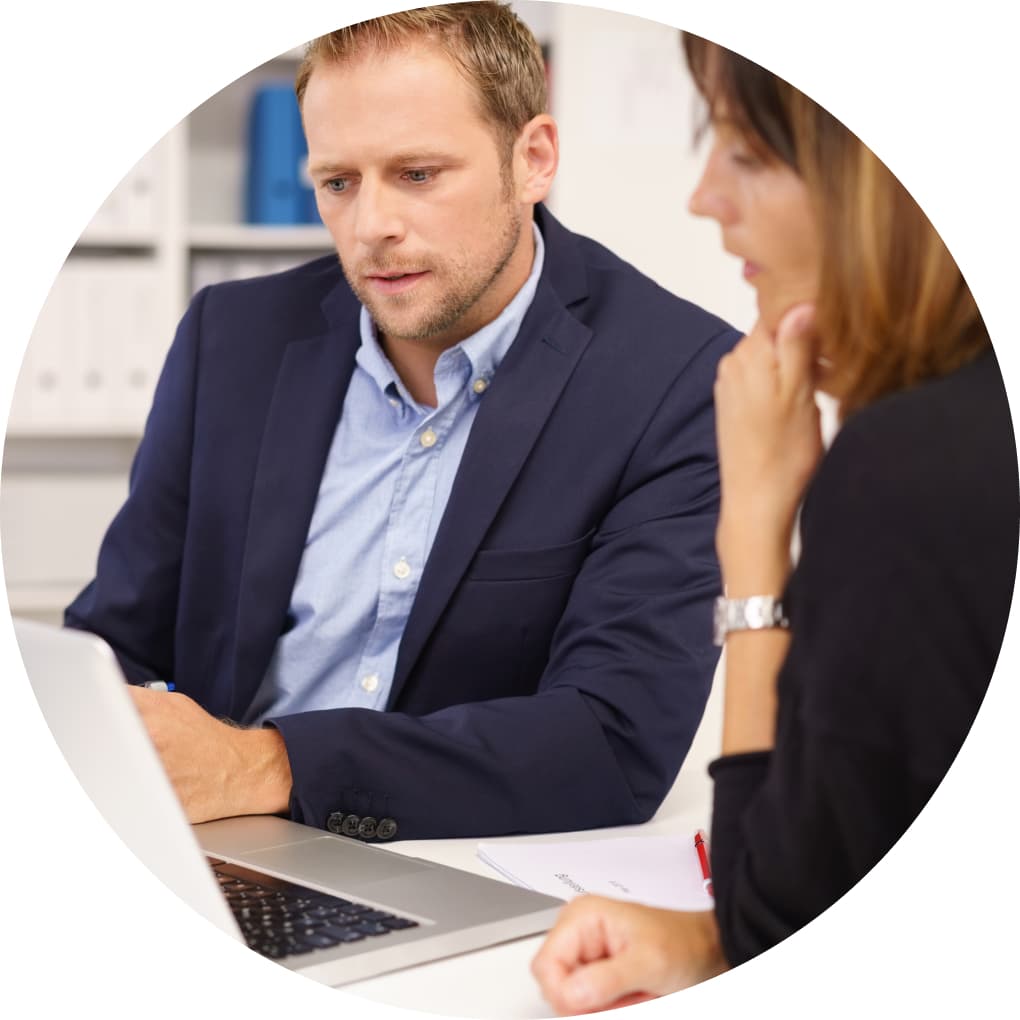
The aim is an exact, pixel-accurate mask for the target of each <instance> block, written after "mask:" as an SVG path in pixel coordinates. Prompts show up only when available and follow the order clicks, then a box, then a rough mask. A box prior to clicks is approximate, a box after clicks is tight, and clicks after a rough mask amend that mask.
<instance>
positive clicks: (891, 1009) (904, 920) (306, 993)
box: [0, 0, 1020, 1018]
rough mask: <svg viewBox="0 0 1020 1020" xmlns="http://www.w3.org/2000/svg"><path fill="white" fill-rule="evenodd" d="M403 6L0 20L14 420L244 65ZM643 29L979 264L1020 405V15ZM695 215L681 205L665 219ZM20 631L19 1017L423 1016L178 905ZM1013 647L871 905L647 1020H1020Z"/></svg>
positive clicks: (766, 16)
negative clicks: (1019, 79)
mask: <svg viewBox="0 0 1020 1020" xmlns="http://www.w3.org/2000/svg"><path fill="white" fill-rule="evenodd" d="M401 6H404V5H402V4H400V3H393V4H389V5H385V4H382V3H371V2H367V0H363V2H346V3H343V4H340V3H336V2H332V3H328V4H323V3H302V2H295V0H292V2H290V3H287V4H270V3H265V2H262V0H248V2H245V3H238V2H233V0H230V2H226V0H224V2H218V3H212V2H209V0H206V2H205V3H202V4H199V3H193V2H190V0H189V2H183V0H181V2H178V3H177V4H175V5H148V4H138V3H137V2H135V3H127V2H121V0H94V2H91V3H87V4H83V3H70V2H66V0H59V2H57V0H51V2H48V3H46V4H32V5H22V6H21V7H17V6H15V5H13V4H10V5H5V6H4V8H3V14H2V15H0V32H2V37H3V39H4V41H5V49H6V53H5V56H4V60H3V61H2V66H0V73H2V75H3V81H2V84H3V90H2V92H0V95H2V97H3V99H2V102H3V120H2V130H3V133H4V140H5V142H6V144H5V145H4V147H3V148H4V155H3V157H2V160H0V174H2V187H0V209H2V218H0V223H2V227H3V233H2V245H0V258H2V259H3V263H2V272H0V280H3V283H4V288H3V302H2V306H0V307H2V311H3V324H4V325H3V332H2V336H3V344H2V345H0V408H2V409H6V408H7V407H8V406H9V401H10V395H11V387H12V385H13V380H14V377H15V373H16V369H17V365H18V363H19V360H20V357H21V354H22V353H23V351H24V347H25V343H26V342H27V339H28V336H29V334H30V332H31V328H32V324H33V322H34V319H35V316H36V314H37V313H38V310H39V307H40V306H41V304H42V301H43V298H44V297H45V294H46V292H47V290H48V288H49V286H50V284H51V282H52V280H53V277H54V276H55V274H56V272H57V270H58V268H59V266H60V264H61V262H62V260H63V258H64V256H65V255H66V253H67V251H68V250H69V249H70V247H71V245H72V244H73V242H74V240H75V239H76V238H77V236H78V234H79V233H80V232H81V230H82V229H83V227H84V226H85V224H86V223H87V221H88V219H89V218H90V216H91V215H92V213H93V212H94V211H95V210H96V208H97V207H98V206H99V204H100V202H101V201H102V200H103V198H104V197H105V196H106V195H107V194H108V193H109V191H110V190H111V188H112V187H113V185H114V184H115V183H116V182H117V181H118V180H119V179H120V177H121V176H122V175H123V173H124V172H125V171H126V170H127V169H128V168H129V167H130V166H131V165H132V164H133V163H134V162H135V161H136V160H137V159H138V158H139V156H140V155H141V154H142V153H143V152H144V151H145V150H146V149H148V148H149V146H150V145H152V144H153V143H154V142H155V141H156V140H157V139H158V138H159V137H161V136H162V135H163V134H165V133H166V131H167V130H168V129H169V128H170V127H171V126H172V125H173V124H174V123H176V122H177V121H178V120H179V119H180V118H181V117H183V116H184V115H185V114H186V113H188V111H189V110H191V109H192V108H193V107H194V106H196V105H197V104H198V103H200V102H201V101H202V100H203V99H205V98H206V97H208V96H209V95H210V94H212V93H213V92H215V91H216V90H218V89H219V88H221V87H222V86H223V85H225V84H226V83H227V82H228V81H230V80H232V79H233V78H235V77H237V76H238V75H239V74H241V73H243V72H244V71H245V70H247V69H248V68H250V67H252V66H254V65H256V64H258V63H260V62H262V61H263V60H265V59H267V58H269V57H271V56H272V55H274V54H276V53H278V52H280V51H281V50H283V49H285V48H287V47H289V46H291V45H295V44H297V43H299V42H301V41H302V40H304V39H307V38H310V37H312V36H314V35H317V34H320V33H322V32H324V31H327V30H329V29H331V28H334V27H336V24H337V19H339V18H342V19H343V20H344V21H347V22H350V21H355V20H360V19H362V18H364V17H370V16H373V15H377V14H380V13H384V12H385V11H387V10H394V9H399V8H400V7H401ZM604 6H608V7H618V9H623V8H624V5H623V4H620V5H615V4H606V5H604ZM625 7H626V10H627V11H628V12H631V13H638V14H643V15H646V16H648V17H654V18H657V19H658V20H660V21H665V22H669V23H671V24H673V25H678V26H682V27H685V28H688V29H690V30H692V31H697V32H699V33H700V34H703V35H707V36H709V37H712V38H715V39H716V40H718V41H720V42H722V43H725V44H727V45H729V46H731V47H732V48H734V49H737V50H740V51H741V52H743V53H744V54H745V55H747V56H750V57H752V58H754V59H756V60H758V61H759V62H760V63H762V64H764V65H766V66H768V67H770V68H771V69H773V70H775V71H777V72H779V73H781V74H782V75H783V76H784V77H786V78H788V79H789V80H791V81H792V82H793V83H794V84H796V85H798V86H799V87H801V88H803V89H804V90H805V91H807V92H808V93H810V94H811V95H812V96H813V97H814V98H815V99H817V100H818V101H819V102H821V103H823V105H825V106H827V107H828V108H829V109H830V110H831V111H832V112H833V113H834V114H836V115H837V116H838V117H840V118H841V119H842V120H844V121H845V122H846V123H847V124H848V126H850V127H851V128H852V129H853V130H855V131H856V132H857V133H858V134H859V135H860V136H861V137H862V138H863V140H864V141H865V142H867V143H868V144H869V145H871V146H872V148H874V149H875V150H876V151H877V152H878V153H879V155H881V156H882V157H883V158H884V159H885V160H886V162H887V163H888V164H889V165H890V166H891V168H892V169H893V170H894V171H895V172H896V173H897V174H898V175H899V176H900V177H901V179H902V180H903V181H904V183H905V184H906V185H907V187H908V188H909V189H910V190H911V191H912V192H913V194H914V195H915V197H916V198H917V199H918V200H919V201H920V203H921V204H922V206H923V207H924V208H925V209H926V211H927V212H928V213H929V215H930V216H931V217H932V219H933V221H934V222H935V224H936V226H937V227H938V228H939V230H940V231H941V233H942V235H943V237H944V238H945V239H946V241H947V243H948V244H949V246H950V248H951V250H952V251H953V253H954V255H955V256H956V257H957V259H958V261H959V262H960V264H961V266H962V267H963V269H964V272H965V273H966V275H967V277H968V279H969V280H970V282H971V284H972V287H973V289H974V292H975V295H976V297H977V299H978V303H979V304H980V306H981V308H982V310H983V312H984V315H985V318H986V320H987V322H988V325H989V328H990V330H991V333H992V337H993V340H995V341H996V349H997V351H998V354H999V357H1000V360H1001V363H1002V365H1003V370H1004V373H1005V375H1006V379H1007V385H1008V387H1009V390H1010V396H1011V398H1012V401H1013V404H1014V406H1020V393H1018V387H1020V382H1018V379H1020V374H1018V373H1020V364H1018V354H1017V351H1016V340H1015V339H1014V333H1015V326H1014V321H1013V316H1012V315H1010V314H1009V313H1012V312H1013V307H1012V306H1013V299H1014V295H1015V292H1016V280H1015V275H1016V260H1015V258H1014V256H1013V248H1014V247H1015V244H1014V241H1015V237H1016V233H1017V229H1018V227H1020V216H1018V204H1020V203H1018V198H1017V191H1016V182H1017V176H1018V156H1020V152H1018V144H1017V139H1016V126H1017V119H1018V118H1017V113H1016V109H1015V103H1016V99H1017V84H1016V76H1015V72H1014V70H1013V68H1015V66H1016V55H1015V35H1014V33H1013V30H1012V29H1013V25H1012V19H1011V18H1009V16H1008V14H1009V12H1010V10H1011V8H1012V5H1011V4H1008V3H1002V2H998V3H995V2H969V3H967V4H960V5H955V4H954V5H949V4H936V3H932V2H929V3H916V4H915V3H908V2H902V3H894V2H890V0H885V2H883V3H876V2H871V0H865V2H857V3H854V4H848V5H837V4H826V3H818V2H814V3H809V2H793V0H773V2H771V3H769V4H763V3H761V2H757V3H742V2H740V3H738V2H724V0H702V2H701V3H700V4H695V3H685V2H677V3H672V4H665V3H653V2H648V0H645V2H641V0H631V2H630V3H627V4H626V5H625ZM607 187H611V188H613V189H614V195H613V197H614V200H616V201H619V202H625V201H626V190H627V167H626V160H625V157H624V158H623V159H621V160H620V161H619V162H618V163H617V164H616V165H615V166H614V167H612V173H611V174H610V175H607ZM684 199H685V196H683V195H678V194H674V193H672V192H669V193H665V194H663V196H662V201H663V203H670V202H676V201H683V200H684ZM649 229H650V230H654V229H655V224H654V223H652V224H649ZM3 413H4V415H6V410H4V412H3ZM0 622H2V625H0V641H2V644H0V655H2V656H3V662H4V664H5V666H6V669H5V677H6V680H7V683H6V684H5V696H4V701H3V705H4V713H3V717H2V718H3V734H2V737H0V755H2V757H0V776H2V787H0V793H2V799H0V805H2V817H3V819H4V837H3V850H2V867H3V871H2V874H3V896H2V899H0V932H2V935H0V940H2V941H3V943H5V944H6V945H5V948H6V952H5V959H4V963H3V971H4V974H5V976H4V978H3V983H2V984H0V1009H3V1010H4V1011H5V1012H7V1013H8V1014H9V1015H17V1016H27V1015H31V1016H33V1017H39V1016H43V1017H47V1016H57V1015H61V1014H63V1013H71V1012H78V1011H79V1010H82V1011H87V1012H88V1013H89V1014H91V1013H92V1012H93V1011H95V1012H96V1013H97V1014H98V1015H104V1016H107V1017H127V1016H136V1015H138V1014H141V1015H143V1016H147V1017H163V1016H167V1017H171V1016H172V1017H187V1016H189V1015H197V1016H203V1017H204V1016H215V1015H217V1014H220V1013H222V1015H224V1016H226V1015H228V1014H236V1013H243V1015H244V1016H245V1017H246V1018H258V1017H274V1018H278V1017H281V1016H286V1017H288V1018H292V1017H297V1016H304V1015H310V1014H311V1013H312V1011H313V1010H315V1011H316V1013H318V1012H319V1011H320V1010H322V1009H326V1010H330V1011H331V1014H332V1013H336V1012H341V1011H343V1012H348V1011H354V1010H356V1011H357V1015H359V1016H360V1017H370V1018H377V1017H389V1016H393V1017H397V1016H399V1017H407V1016H409V1015H410V1014H407V1013H405V1012H402V1011H396V1010H392V1009H387V1008H384V1007H382V1006H375V1005H372V1004H368V1003H366V1002H364V1001H362V1000H356V999H354V998H353V997H350V996H345V995H344V994H343V993H339V992H334V991H330V990H327V989H323V988H320V987H318V986H316V985H313V984H312V983H311V982H308V981H306V980H304V979H301V978H295V977H292V976H291V975H289V974H288V973H286V972H284V971H282V970H281V969H280V968H277V967H274V966H273V965H271V964H268V963H265V962H264V961H262V960H260V959H258V958H256V957H255V956H254V954H250V953H248V952H247V951H246V950H244V949H243V948H242V947H240V946H234V945H233V944H231V943H230V942H229V941H228V940H227V939H225V938H224V937H223V936H220V935H219V934H218V933H216V932H214V931H213V929H212V928H211V927H209V926H207V925H206V924H205V923H204V922H201V921H199V919H198V918H197V917H196V916H195V915H193V914H192V913H191V912H190V910H188V908H186V907H184V906H183V905H182V904H181V903H179V902H178V901H177V900H176V899H174V898H173V897H172V896H171V895H170V894H169V893H168V892H166V891H165V890H164V889H163V887H162V886H160V885H158V883H157V882H156V880H155V879H153V878H152V877H151V876H150V875H149V874H148V872H147V871H145V869H144V868H143V867H142V866H141V865H140V864H139V863H138V862H137V861H136V860H135V859H134V858H133V857H131V856H130V854H128V852H127V851H126V850H125V849H124V848H123V846H122V845H121V844H120V843H119V841H118V840H117V839H116V838H115V837H114V836H113V835H112V834H111V833H110V831H109V830H108V829H107V827H106V825H105V823H104V822H103V821H102V820H101V819H100V818H99V817H98V815H97V814H96V812H95V810H94V808H93V807H92V805H91V803H90V802H88V801H87V799H86V798H85V796H84V794H83V793H82V791H81V789H80V788H79V787H78V786H77V784H76V782H75V781H74V780H73V778H72V777H71V776H70V774H69V771H68V770H67V767H66V765H65V764H64V762H63V759H62V758H61V757H60V755H59V753H58V752H57V750H56V748H55V745H54V744H53V743H52V741H51V739H50V737H49V734H48V731H47V730H46V728H45V725H44V723H43V721H42V719H41V716H40V715H39V712H38V709H37V707H36V705H35V702H34V700H33V698H32V695H31V692H30V690H29V688H28V685H27V682H26V681H25V678H24V672H23V669H22V667H21V664H20V661H19V659H18V656H17V652H16V650H15V648H14V645H13V638H12V635H11V631H10V628H9V626H8V625H7V623H6V618H5V617H4V618H2V621H0ZM1017 629H1018V627H1017V624H1016V620H1013V621H1012V626H1011V627H1010V629H1009V632H1008V633H1007V639H1006V644H1005V645H1004V648H1003V654H1002V657H1001V660H1000V663H999V667H998V669H997V671H996V675H995V677H994V679H993V682H992V686H991V689H990V691H989V695H988V698H987V701H986V703H985V705H984V707H983V709H982V711H981V714H980V715H979V717H978V720H977V723H976V724H975V727H974V730H973V732H972V735H971V738H970V740H969V741H968V743H967V745H966V747H965V748H964V750H963V752H962V753H961V755H960V758H959V759H958V761H957V763H956V765H954V767H953V769H952V771H951V772H950V774H949V777H948V778H947V780H946V782H945V783H944V784H943V787H942V788H941V789H940V790H939V792H938V794H937V795H936V797H935V799H934V800H933V802H932V804H931V805H930V807H929V809H928V810H926V811H925V812H924V813H923V815H922V816H921V818H920V819H919V821H918V822H917V824H915V826H914V827H913V828H912V829H911V831H910V832H909V833H908V834H907V836H906V837H904V839H903V840H902V841H901V842H900V843H899V844H898V845H897V846H896V847H895V848H894V849H893V851H892V852H891V853H890V854H889V856H888V857H887V858H886V859H885V861H883V863H882V864H881V865H879V867H878V868H877V869H876V870H875V871H874V872H873V873H872V874H871V875H870V876H869V877H868V878H867V879H866V880H865V881H864V882H863V883H862V884H861V886H860V887H859V888H858V889H857V890H855V891H854V893H853V894H851V895H850V896H849V897H848V898H847V899H846V900H845V901H844V902H841V903H840V904H837V906H836V907H834V908H833V909H832V910H830V911H829V912H828V913H827V914H825V915H824V916H823V917H822V918H821V919H820V920H819V921H817V922H816V923H814V924H812V925H811V926H809V927H808V928H807V929H806V930H805V931H803V932H801V933H800V934H798V935H797V936H794V937H793V938H791V939H789V940H788V941H787V942H786V943H784V944H783V945H782V946H780V947H778V948H777V949H776V950H774V951H772V952H770V953H768V954H766V955H765V956H764V957H761V958H759V959H758V960H756V961H754V962H752V963H751V964H748V965H746V966H744V967H742V968H740V969H739V970H737V971H735V972H733V973H731V974H729V975H726V976H724V977H723V978H721V979H718V980H716V981H713V982H710V983H708V984H706V985H704V986H701V987H700V988H697V989H694V990H692V991H690V992H686V993H683V994H682V995H681V996H680V998H679V999H668V1000H662V1001H659V1002H657V1003H652V1004H650V1005H648V1006H644V1007H635V1008H634V1009H632V1010H631V1011H628V1012H629V1013H633V1014H634V1015H635V1016H642V1017H644V1016H649V1017H658V1016H661V1017H666V1016H674V1015H677V1013H678V1010H680V1009H682V1010H683V1011H684V1013H685V1014H687V1015H697V1016H699V1017H702V1018H704V1017H708V1016H710V1015H713V1014H714V1015H730V1014H732V1013H734V1012H736V1011H737V1010H739V1009H745V1010H747V1011H748V1012H752V1011H753V1012H755V1013H756V1014H758V1015H765V1016H777V1017H778V1016H784V1017H808V1016H811V1017H814V1016H815V1015H817V1014H819V1013H821V1014H822V1015H824V1016H826V1017H843V1016H846V1017H850V1016H853V1017H855V1018H856V1017H859V1016H860V1015H861V1014H862V1013H865V1012H869V1013H877V1014H878V1015H879V1016H893V1015H895V1014H896V1013H898V1012H899V1011H900V1010H910V1011H911V1012H912V1013H914V1014H917V1015H922V1016H936V1017H942V1016H951V1015H959V1014H960V1013H969V1014H973V1015H977V1016H982V1017H988V1016H990V1017H998V1016H1015V1015H1016V1004H1017V1000H1018V995H1017V991H1016V988H1015V979H1014V972H1015V969H1016V960H1015V956H1016V951H1017V947H1018V942H1017V938H1016V935H1015V931H1016V924H1017V913H1018V907H1020V879H1018V877H1017V876H1018V862H1017V853H1016V848H1017V844H1018V839H1017V837H1018V835H1020V826H1018V822H1017V814H1018V812H1017V809H1016V806H1015V805H1016V802H1017V800H1018V797H1017V791H1016V789H1015V783H1014V777H1016V776H1017V774H1018V770H1017V768H1016V756H1015V752H1014V744H1015V741H1014V739H1013V734H1014V730H1015V728H1016V721H1017V720H1018V719H1020V697H1018V692H1017V683H1016V671H1017V660H1018V655H1017V645H1018V636H1017ZM26 833H31V834H32V835H31V838H30V839H29V840H25V839H23V836H24V834H26ZM69 866H70V870H68V869H69ZM58 874H59V877H58ZM70 877H76V878H77V879H79V880H81V881H83V882H86V883H89V885H90V886H91V887H92V889H93V890H94V892H91V893H89V894H86V895H80V894H75V896H74V897H73V898H72V897H65V896H62V895H61V893H60V891H59V890H60V883H61V882H63V881H66V880H67V878H70ZM111 890H112V892H111ZM68 901H70V902H73V903H74V905H75V907H76V909H77V910H78V911H82V912H84V913H83V915H82V916H78V917H76V918H75V919H74V920H73V921H72V920H68V919H67V918H62V917H61V913H60V910H61V904H62V903H65V902H68ZM83 921H84V922H86V923H85V924H83V923H82V922H83ZM83 932H87V933H88V934H87V935H84V936H83V934H82V933H83ZM519 980H521V981H528V980H530V978H529V977H528V976H527V975H526V974H521V975H520V976H519ZM493 994H494V997H496V996H498V990H494V992H493ZM494 1001H497V1000H496V999H495V998H494Z"/></svg>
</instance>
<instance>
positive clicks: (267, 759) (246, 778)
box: [234, 727, 292, 815]
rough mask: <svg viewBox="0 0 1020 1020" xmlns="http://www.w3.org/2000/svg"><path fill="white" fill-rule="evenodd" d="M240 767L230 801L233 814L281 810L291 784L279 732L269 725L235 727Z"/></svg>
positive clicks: (260, 813) (281, 811) (285, 752)
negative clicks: (234, 805)
mask: <svg viewBox="0 0 1020 1020" xmlns="http://www.w3.org/2000/svg"><path fill="white" fill-rule="evenodd" d="M236 740H237V747H238V752H239V755H240V758H239V764H240V771H239V773H238V775H237V780H238V786H237V790H236V793H235V794H234V802H235V803H236V804H237V806H238V808H239V810H237V811H236V814H246V815H276V814H285V813H286V812H287V810H288V806H289V804H290V791H291V786H292V779H291V772H290V759H289V758H288V757H287V746H286V744H285V743H284V740H283V737H282V736H281V735H280V732H279V731H278V730H276V729H273V728H272V727H266V728H264V729H256V730H238V731H237V733H236Z"/></svg>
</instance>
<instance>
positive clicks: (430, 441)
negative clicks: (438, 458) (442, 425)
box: [418, 429, 439, 450]
mask: <svg viewBox="0 0 1020 1020" xmlns="http://www.w3.org/2000/svg"><path fill="white" fill-rule="evenodd" d="M438 438H439V437H438V436H437V435H436V434H435V432H433V431H432V429H426V430H425V431H424V432H423V433H422V434H421V435H420V436H419V437H418V442H419V443H421V445H422V446H424V447H425V449H426V450H430V449H431V448H432V447H433V446H435V445H436V440H437V439H438Z"/></svg>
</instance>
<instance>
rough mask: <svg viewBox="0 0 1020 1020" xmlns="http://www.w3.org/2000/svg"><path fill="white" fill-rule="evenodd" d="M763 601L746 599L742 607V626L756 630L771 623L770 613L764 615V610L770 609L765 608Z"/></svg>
mask: <svg viewBox="0 0 1020 1020" xmlns="http://www.w3.org/2000/svg"><path fill="white" fill-rule="evenodd" d="M763 603H764V599H748V600H747V602H746V603H745V605H744V626H745V627H747V628H748V629H750V630H756V629H758V628H759V627H765V626H767V625H768V624H770V623H771V622H772V620H771V616H772V614H771V613H766V609H771V606H768V607H767V606H765V605H764V604H763Z"/></svg>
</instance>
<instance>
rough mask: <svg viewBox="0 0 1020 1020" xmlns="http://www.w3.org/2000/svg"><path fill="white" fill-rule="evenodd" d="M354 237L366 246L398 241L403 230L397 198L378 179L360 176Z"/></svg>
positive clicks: (402, 218)
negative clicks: (371, 179)
mask: <svg viewBox="0 0 1020 1020" xmlns="http://www.w3.org/2000/svg"><path fill="white" fill-rule="evenodd" d="M355 202H356V210H355V225H354V231H355V237H356V238H357V240H358V241H359V242H360V243H361V244H363V245H365V246H366V247H369V248H371V247H375V246H376V245H378V244H379V243H380V242H383V241H399V240H401V239H402V238H403V236H404V232H405V225H404V217H403V215H402V212H401V208H400V201H399V198H398V196H396V195H395V194H394V193H393V191H392V190H391V189H389V188H387V187H386V186H385V185H384V184H383V183H382V182H379V181H370V180H362V182H361V185H360V186H359V188H358V195H357V198H356V199H355Z"/></svg>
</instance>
